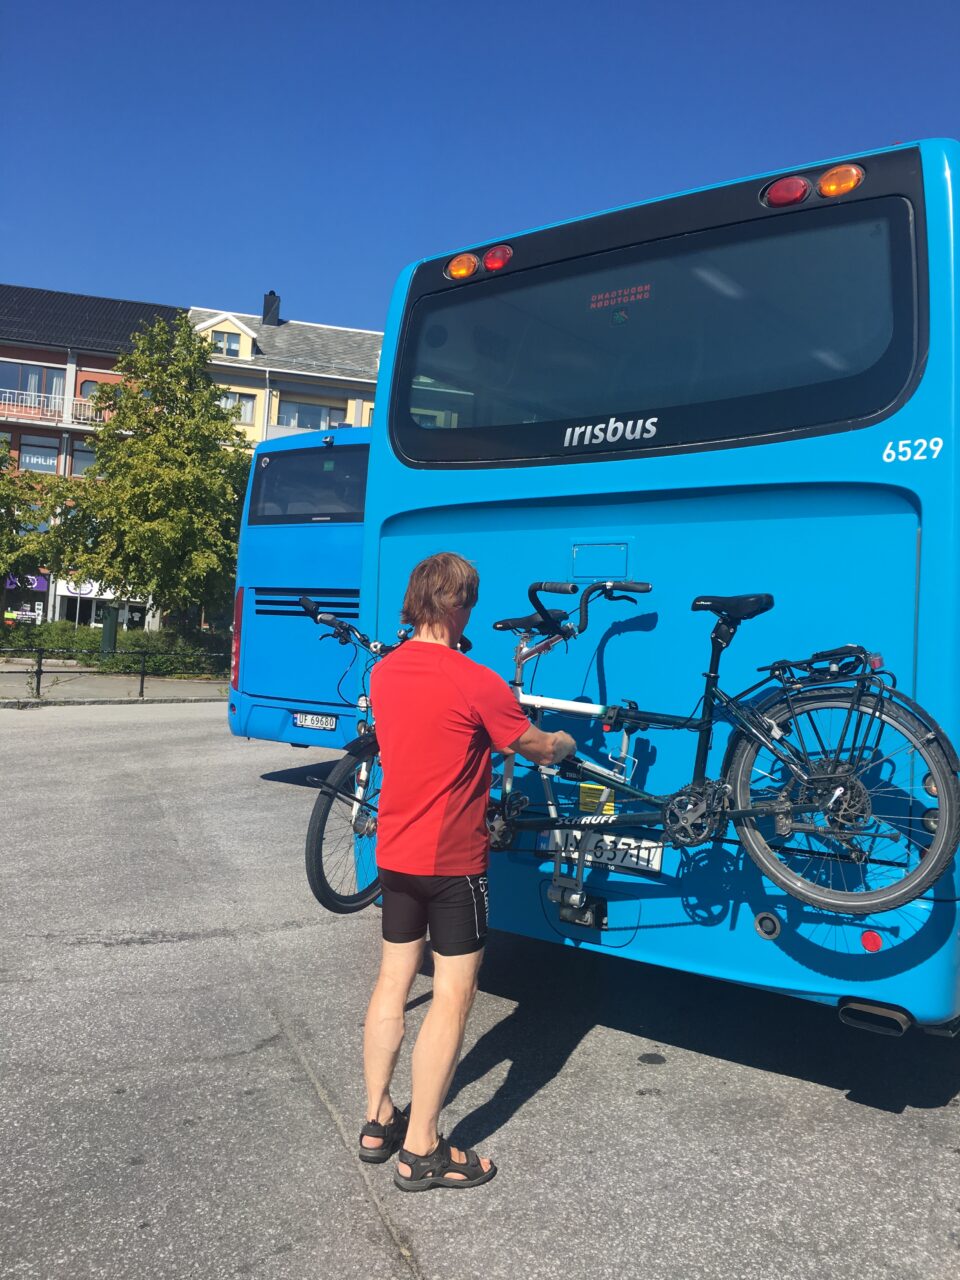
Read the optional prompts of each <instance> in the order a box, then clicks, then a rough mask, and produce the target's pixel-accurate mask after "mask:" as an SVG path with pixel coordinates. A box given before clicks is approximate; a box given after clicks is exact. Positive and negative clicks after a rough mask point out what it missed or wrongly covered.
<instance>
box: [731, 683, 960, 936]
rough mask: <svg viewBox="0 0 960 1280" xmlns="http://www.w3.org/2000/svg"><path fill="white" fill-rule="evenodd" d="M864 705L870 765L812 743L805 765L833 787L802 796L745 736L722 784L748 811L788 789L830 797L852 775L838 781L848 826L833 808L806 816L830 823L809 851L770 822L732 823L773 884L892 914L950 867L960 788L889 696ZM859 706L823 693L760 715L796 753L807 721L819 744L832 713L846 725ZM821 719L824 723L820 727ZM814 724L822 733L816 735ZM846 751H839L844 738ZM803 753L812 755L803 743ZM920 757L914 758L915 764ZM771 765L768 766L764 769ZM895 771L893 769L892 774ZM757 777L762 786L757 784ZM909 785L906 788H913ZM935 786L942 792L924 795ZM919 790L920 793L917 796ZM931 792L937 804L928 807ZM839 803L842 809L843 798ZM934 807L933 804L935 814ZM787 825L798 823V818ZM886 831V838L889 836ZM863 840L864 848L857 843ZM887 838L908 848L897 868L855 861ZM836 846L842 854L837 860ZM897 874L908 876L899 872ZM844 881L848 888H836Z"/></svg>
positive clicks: (844, 908) (917, 723)
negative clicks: (841, 774)
mask: <svg viewBox="0 0 960 1280" xmlns="http://www.w3.org/2000/svg"><path fill="white" fill-rule="evenodd" d="M859 706H860V708H861V710H862V712H863V713H864V714H865V715H866V717H867V720H868V721H869V722H870V723H871V724H872V725H875V726H876V725H880V726H881V727H880V728H879V730H877V735H878V736H877V743H876V747H875V749H874V754H871V755H870V756H869V757H868V759H867V760H866V762H865V763H863V762H862V761H861V764H860V765H859V766H858V765H857V762H856V760H855V759H854V758H853V753H852V748H851V756H850V758H849V759H846V760H845V759H844V758H843V752H842V750H841V749H838V750H836V752H835V754H830V747H829V745H828V744H824V743H821V746H822V750H820V751H819V753H818V750H817V748H816V745H815V749H814V752H813V754H812V755H809V756H808V758H809V759H810V761H811V763H812V765H813V767H814V770H816V769H817V768H818V767H819V768H820V769H821V771H822V773H823V774H824V775H829V781H826V777H825V784H824V786H823V787H822V789H821V792H819V793H818V791H817V788H816V786H814V787H812V788H811V787H808V788H806V793H805V794H804V788H803V787H802V786H801V784H799V783H797V782H796V780H795V779H793V778H792V776H791V775H789V773H788V771H787V770H786V769H785V768H784V767H783V766H782V765H779V766H778V762H777V761H776V758H775V757H774V756H773V753H772V752H770V751H769V749H768V748H765V747H764V746H763V745H762V743H760V742H759V741H758V740H757V739H755V738H753V737H751V736H750V735H748V734H747V733H745V732H744V731H743V730H740V731H739V732H738V733H737V735H736V737H735V739H734V740H733V741H732V742H731V746H730V751H729V753H728V757H727V759H728V764H727V767H726V769H725V773H724V781H725V782H727V783H728V784H729V786H730V788H731V791H730V793H729V794H730V803H731V805H732V806H733V807H734V808H738V809H745V808H749V807H751V805H752V804H756V803H759V802H762V800H763V799H764V798H766V799H770V798H772V796H773V795H774V794H779V795H780V796H783V795H784V793H785V792H789V791H791V790H792V791H793V792H794V793H795V795H796V796H797V799H795V800H794V803H797V801H798V799H799V798H800V797H802V798H803V799H804V800H806V801H807V802H809V801H811V800H819V799H826V800H829V795H830V794H831V793H833V792H835V791H836V786H835V783H836V782H837V770H839V769H849V770H850V771H851V772H850V773H849V777H848V778H846V779H843V778H841V781H845V782H846V786H845V795H846V796H848V797H849V809H848V810H847V817H846V818H842V819H841V818H840V817H838V816H837V815H836V813H835V812H832V811H831V805H830V804H828V805H827V808H826V810H824V811H822V812H819V813H815V814H813V815H810V814H806V815H804V814H803V813H801V814H800V815H799V820H800V821H801V822H802V821H803V820H804V818H805V817H807V818H809V817H811V816H813V817H814V818H817V817H819V818H820V819H821V820H822V821H823V822H824V823H825V824H826V825H825V828H824V829H825V830H826V831H827V832H829V834H828V835H824V836H816V837H814V836H811V835H809V834H806V844H805V845H803V844H800V843H798V845H796V846H791V845H788V846H786V847H784V845H783V843H782V841H783V840H784V839H787V840H792V839H794V834H793V832H791V833H790V834H789V835H787V836H784V835H778V834H777V833H776V830H775V826H776V824H775V821H774V819H773V818H761V819H757V818H741V819H739V820H737V819H735V820H734V826H735V827H736V830H737V835H738V836H739V838H740V841H741V843H742V844H743V847H744V848H745V849H746V851H747V853H748V854H749V855H750V857H751V858H752V859H753V861H754V862H755V863H756V865H757V866H758V867H759V868H760V870H761V871H762V872H763V874H764V875H765V876H766V877H767V878H768V879H769V880H771V881H772V882H773V883H774V884H775V885H777V886H778V887H779V888H781V889H783V890H785V892H787V893H789V894H791V896H793V897H795V898H798V899H799V900H800V901H801V902H805V903H807V904H808V905H810V906H813V907H818V908H820V909H821V910H824V911H835V912H842V913H845V914H850V915H867V914H870V913H873V912H882V911H891V910H894V909H895V908H897V907H901V906H903V905H904V904H905V903H907V902H911V901H912V900H913V899H914V898H917V897H919V895H920V894H921V893H924V892H925V891H926V890H927V889H929V887H930V886H931V885H932V884H933V883H934V882H935V881H936V880H938V879H939V878H940V876H941V875H942V874H943V872H944V871H945V870H946V869H947V867H948V866H949V865H950V863H951V861H952V860H953V857H954V854H955V853H956V850H957V842H958V834H960V786H958V782H957V776H956V774H955V773H954V772H953V770H952V769H951V766H950V763H949V759H948V756H947V753H946V751H945V750H944V748H943V746H942V745H941V742H940V740H939V738H938V737H937V735H936V734H935V733H933V732H932V731H931V730H930V729H929V728H928V727H927V726H926V725H924V724H923V722H922V721H921V720H919V719H918V718H917V717H916V716H915V715H913V714H912V713H911V712H910V711H908V710H906V709H905V708H904V707H902V706H900V705H899V704H898V703H896V702H895V701H893V699H891V698H889V697H882V696H878V695H869V696H867V697H865V698H863V699H862V700H861V702H860V704H859ZM853 707H854V691H853V690H852V689H850V690H834V691H831V690H826V689H824V690H819V691H814V692H810V693H807V694H800V695H798V696H797V697H795V698H794V699H793V700H792V705H791V702H789V701H788V700H786V699H784V700H782V701H780V702H777V703H774V704H772V705H768V706H766V707H764V708H763V714H764V716H765V717H766V718H767V719H768V720H773V721H775V722H776V724H777V725H779V727H780V729H781V730H782V731H783V733H784V734H785V735H786V736H788V737H789V735H791V734H793V735H794V745H795V746H796V745H797V744H798V742H805V739H804V737H803V731H804V722H806V727H807V738H809V739H810V740H811V741H812V742H813V743H814V744H816V743H817V740H818V738H820V737H821V735H823V734H824V731H825V728H826V723H827V722H826V719H825V717H826V714H827V713H829V712H834V713H836V716H835V719H836V720H842V719H844V718H845V717H847V715H848V714H850V713H851V711H852V709H853ZM815 716H818V717H819V719H818V720H815V719H814V717H815ZM814 725H816V726H817V729H816V730H814ZM867 727H869V726H867ZM888 728H889V729H890V730H891V731H892V733H896V734H899V735H900V737H901V738H902V739H903V740H904V742H905V743H906V744H907V746H908V747H909V751H908V752H907V755H906V757H905V758H904V759H900V758H899V757H900V756H902V755H903V752H904V751H905V750H906V748H905V747H899V748H897V749H895V750H894V751H893V752H887V751H885V749H884V748H881V745H880V744H881V742H882V738H883V734H884V733H885V732H886V731H887V729H888ZM871 732H872V730H871ZM867 740H869V739H867ZM891 741H894V739H888V743H889V742H891ZM850 742H851V744H853V745H856V737H855V736H854V737H853V738H851V739H850ZM840 744H841V748H842V744H843V733H842V731H841V735H840ZM878 750H884V754H882V755H879V756H877V755H876V754H875V752H876V751H878ZM804 752H807V748H806V746H804ZM914 756H915V757H916V759H913V758H912V757H914ZM894 760H897V764H895V765H893V763H892V762H893V761H894ZM758 761H759V762H760V763H759V764H758ZM768 763H769V764H770V767H769V768H764V765H767V764H768ZM890 765H892V769H890V768H888V767H887V766H890ZM778 768H779V774H778ZM831 770H833V773H832V774H831ZM921 770H922V771H921ZM901 771H902V772H901ZM755 773H756V774H757V779H758V780H757V781H756V782H754V775H755ZM898 775H899V777H898ZM763 778H766V779H767V783H766V784H765V783H764V782H763V781H762V779H763ZM893 778H898V781H897V783H896V784H894V782H893V781H892V779H893ZM781 783H782V786H780V784H781ZM907 783H909V786H910V790H909V791H908V790H907V789H906V784H907ZM877 784H879V785H877ZM928 785H930V786H932V787H933V788H934V789H935V791H933V792H931V791H927V786H928ZM778 787H780V790H779V791H778ZM917 792H921V793H922V794H916V793H917ZM934 794H935V797H936V798H935V801H934V802H933V803H931V797H932V796H933V795H934ZM875 801H879V802H880V804H881V808H880V809H879V810H878V809H877V808H876V807H875V803H874V802H875ZM840 803H841V808H842V804H843V801H841V802H840ZM933 804H935V805H936V808H935V809H934V807H933ZM858 810H859V812H858ZM931 813H936V818H935V819H933V830H932V831H931V829H930V827H929V826H927V825H925V822H924V819H925V817H926V816H927V815H929V814H931ZM790 821H791V824H793V821H794V820H793V818H792V817H791V819H790ZM831 824H832V825H831ZM810 825H816V824H815V823H810ZM885 831H886V832H887V833H888V834H886V835H884V832H885ZM771 833H772V835H773V843H771V839H770V837H771ZM874 833H876V834H874ZM814 839H816V840H819V841H820V843H821V844H822V845H823V846H827V847H828V849H829V851H825V852H822V853H820V852H818V851H817V850H816V849H815V848H814V847H813V841H814ZM857 840H860V841H861V842H862V844H861V845H857V844H856V841H857ZM880 840H886V843H887V844H888V845H890V846H897V845H900V844H902V845H903V850H902V851H898V853H899V856H900V861H899V862H898V863H891V861H890V855H887V856H886V857H881V856H880V854H879V853H878V852H871V851H870V849H869V848H868V851H867V854H866V856H864V857H857V856H850V855H849V849H850V848H851V846H852V847H854V848H856V849H857V850H858V851H862V845H865V844H867V842H869V841H880ZM874 848H875V846H874ZM838 849H841V850H844V852H842V853H840V852H838ZM791 864H792V865H791ZM801 864H803V865H802V867H801ZM898 867H899V869H900V870H901V871H902V872H903V874H899V875H898V874H897V869H898ZM798 868H800V869H798ZM853 868H859V869H860V884H859V887H855V886H854V885H853V884H849V885H848V880H847V875H848V872H849V874H850V877H851V881H855V880H856V873H855V871H854V870H852V869H853ZM891 868H892V870H891ZM868 874H870V875H872V876H873V877H874V881H873V883H874V884H875V887H868ZM884 876H886V877H887V881H888V882H887V883H881V881H882V880H883V877H884ZM838 878H839V879H840V882H841V884H842V887H838V884H837V880H838Z"/></svg>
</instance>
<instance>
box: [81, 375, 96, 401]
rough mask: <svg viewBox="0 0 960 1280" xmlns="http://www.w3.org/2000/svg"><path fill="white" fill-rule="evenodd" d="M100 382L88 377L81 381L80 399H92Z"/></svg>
mask: <svg viewBox="0 0 960 1280" xmlns="http://www.w3.org/2000/svg"><path fill="white" fill-rule="evenodd" d="M99 385H100V383H99V382H95V381H94V380H93V379H92V378H88V379H87V381H86V382H81V383H80V399H81V400H91V399H92V398H93V397H94V396H95V395H96V394H97V387H99Z"/></svg>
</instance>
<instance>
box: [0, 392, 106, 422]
mask: <svg viewBox="0 0 960 1280" xmlns="http://www.w3.org/2000/svg"><path fill="white" fill-rule="evenodd" d="M67 408H69V409H70V414H71V417H70V421H72V422H103V414H102V413H101V412H99V411H98V410H97V409H96V408H95V407H94V404H93V402H92V401H90V400H83V399H81V398H80V397H79V396H75V397H74V398H73V399H66V398H65V397H64V396H45V395H40V394H39V393H37V392H34V391H0V418H19V419H20V420H21V421H24V422H55V423H60V422H65V421H67V419H66V417H65V410H66V409H67Z"/></svg>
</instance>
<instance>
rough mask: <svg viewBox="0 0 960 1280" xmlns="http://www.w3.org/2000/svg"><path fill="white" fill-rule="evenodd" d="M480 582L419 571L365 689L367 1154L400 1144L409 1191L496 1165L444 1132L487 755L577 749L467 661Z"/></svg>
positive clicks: (477, 878) (470, 984) (477, 931)
mask: <svg viewBox="0 0 960 1280" xmlns="http://www.w3.org/2000/svg"><path fill="white" fill-rule="evenodd" d="M479 581H480V580H479V576H478V574H477V571H476V569H474V567H473V566H472V565H471V564H470V563H469V562H468V561H466V560H464V559H463V558H462V557H461V556H458V555H454V554H453V553H452V552H448V551H444V552H440V553H439V554H437V555H434V556H430V557H429V558H428V559H426V560H423V561H422V562H421V563H420V564H418V565H417V566H416V568H415V569H414V570H413V573H412V574H411V575H410V581H409V583H408V584H407V591H406V596H405V597H404V601H403V610H402V614H401V616H402V619H403V621H404V622H405V623H408V624H409V625H410V626H412V627H413V628H414V632H413V636H412V638H411V639H410V640H408V641H407V642H406V643H405V644H402V645H401V646H400V647H399V648H398V649H397V650H395V652H393V653H392V654H390V655H389V656H388V657H386V658H385V659H383V661H382V662H380V663H378V664H377V666H376V667H375V669H374V672H373V676H372V680H371V688H370V692H371V698H372V702H373V710H374V716H375V719H376V725H377V740H378V742H379V744H380V758H381V762H382V764H383V788H382V791H381V795H380V809H379V817H378V823H377V864H378V867H379V870H380V880H381V883H382V886H383V900H382V901H383V911H382V924H383V953H382V960H381V966H380V974H379V977H378V978H377V983H376V986H375V987H374V991H373V996H372V997H371V1000H370V1007H369V1009H368V1010H367V1018H366V1023H365V1025H364V1041H363V1056H364V1075H365V1078H366V1085H367V1123H366V1124H365V1125H364V1126H363V1129H362V1130H361V1134H360V1158H361V1159H362V1160H367V1161H370V1162H376V1163H380V1162H382V1161H385V1160H388V1159H389V1158H390V1156H391V1155H392V1154H393V1152H394V1151H395V1150H397V1149H398V1148H399V1155H398V1163H397V1169H396V1172H395V1174H394V1182H395V1183H396V1184H397V1186H398V1187H400V1188H401V1189H402V1190H404V1191H426V1190H428V1189H429V1188H431V1187H452V1188H458V1189H464V1188H466V1187H473V1186H478V1185H479V1184H481V1183H483V1182H489V1180H490V1179H491V1178H492V1177H493V1176H494V1174H495V1173H496V1166H495V1165H494V1164H493V1162H492V1161H491V1160H489V1159H486V1158H482V1157H480V1156H478V1155H477V1153H476V1152H475V1151H461V1150H459V1149H458V1148H456V1147H451V1146H450V1144H449V1143H448V1142H447V1141H446V1139H445V1138H443V1137H442V1135H441V1134H440V1133H439V1130H438V1122H439V1118H440V1111H441V1109H442V1107H443V1103H444V1099H445V1098H446V1095H447V1092H448V1090H449V1088H450V1084H451V1081H452V1080H453V1073H454V1070H455V1069H456V1065H457V1062H458V1060H459V1057H460V1050H461V1047H462V1045H463V1034H464V1029H465V1027H466V1022H467V1016H468V1014H469V1013H470V1008H471V1006H472V1004H473V999H474V996H475V995H476V990H477V974H478V972H479V969H480V962H481V960H482V958H483V948H484V944H485V942H486V936H487V877H486V870H487V855H488V851H489V840H488V836H487V828H486V810H487V800H488V796H489V791H490V778H491V769H490V753H491V749H494V750H496V751H500V752H503V753H510V752H519V753H520V754H521V755H524V756H526V758H527V759H528V760H532V761H534V762H535V763H536V764H557V763H558V762H559V761H561V760H563V759H564V758H565V757H566V756H568V755H570V754H571V753H572V752H573V751H574V750H575V749H576V744H575V742H574V741H573V739H572V738H571V737H570V735H569V734H566V733H543V732H542V731H541V730H540V729H537V728H535V727H534V726H533V725H531V723H530V721H529V720H528V719H527V717H526V716H525V715H524V714H523V712H522V711H521V710H520V707H519V705H518V704H517V701H516V699H515V698H514V697H513V695H512V694H511V692H510V689H509V688H508V686H507V684H506V682H505V681H504V680H502V679H501V678H500V677H499V676H497V675H495V674H494V672H492V671H490V670H488V668H486V667H482V666H480V665H479V663H476V662H471V661H470V659H469V658H467V657H466V656H465V655H464V654H463V653H460V652H459V651H458V649H457V645H458V644H459V642H460V639H461V637H462V635H463V632H464V628H465V627H466V625H467V621H468V620H469V617H470V611H471V609H472V608H473V606H474V605H475V604H476V602H477V590H478V587H479ZM428 932H429V934H430V942H431V945H432V947H433V957H434V979H433V1000H432V1002H431V1005H430V1009H429V1012H428V1013H427V1016H426V1018H425V1019H424V1022H423V1026H422V1027H421V1029H420V1034H419V1035H418V1036H417V1041H416V1044H415V1045H414V1050H413V1097H412V1100H411V1103H410V1113H409V1118H408V1117H407V1115H406V1114H405V1113H403V1112H400V1111H398V1110H397V1109H396V1108H395V1107H394V1104H393V1101H392V1099H391V1096H390V1081H391V1080H392V1078H393V1072H394V1068H395V1067H396V1064H397V1057H398V1055H399V1052H400V1045H401V1043H402V1041H403V1033H404V1008H405V1005H406V1002H407V997H408V995H409V993H410V987H411V985H412V984H413V980H414V978H415V976H416V974H417V972H418V970H419V968H420V962H421V959H422V957H423V948H424V942H425V939H426V935H427V933H428Z"/></svg>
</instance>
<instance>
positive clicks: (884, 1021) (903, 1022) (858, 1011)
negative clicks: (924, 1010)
mask: <svg viewBox="0 0 960 1280" xmlns="http://www.w3.org/2000/svg"><path fill="white" fill-rule="evenodd" d="M837 1012H838V1013H839V1015H840V1021H841V1022H842V1023H843V1024H844V1025H845V1026H848V1027H856V1029H857V1030H858V1031H875V1032H876V1033H877V1034H878V1035H881V1036H902V1035H903V1033H904V1032H905V1031H909V1029H910V1027H911V1025H912V1024H913V1019H912V1018H911V1017H910V1015H909V1013H906V1012H904V1010H903V1009H896V1008H893V1007H892V1006H891V1005H883V1004H868V1003H867V1002H866V1001H864V1000H844V1001H842V1002H841V1004H840V1006H839V1008H838V1010H837Z"/></svg>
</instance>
